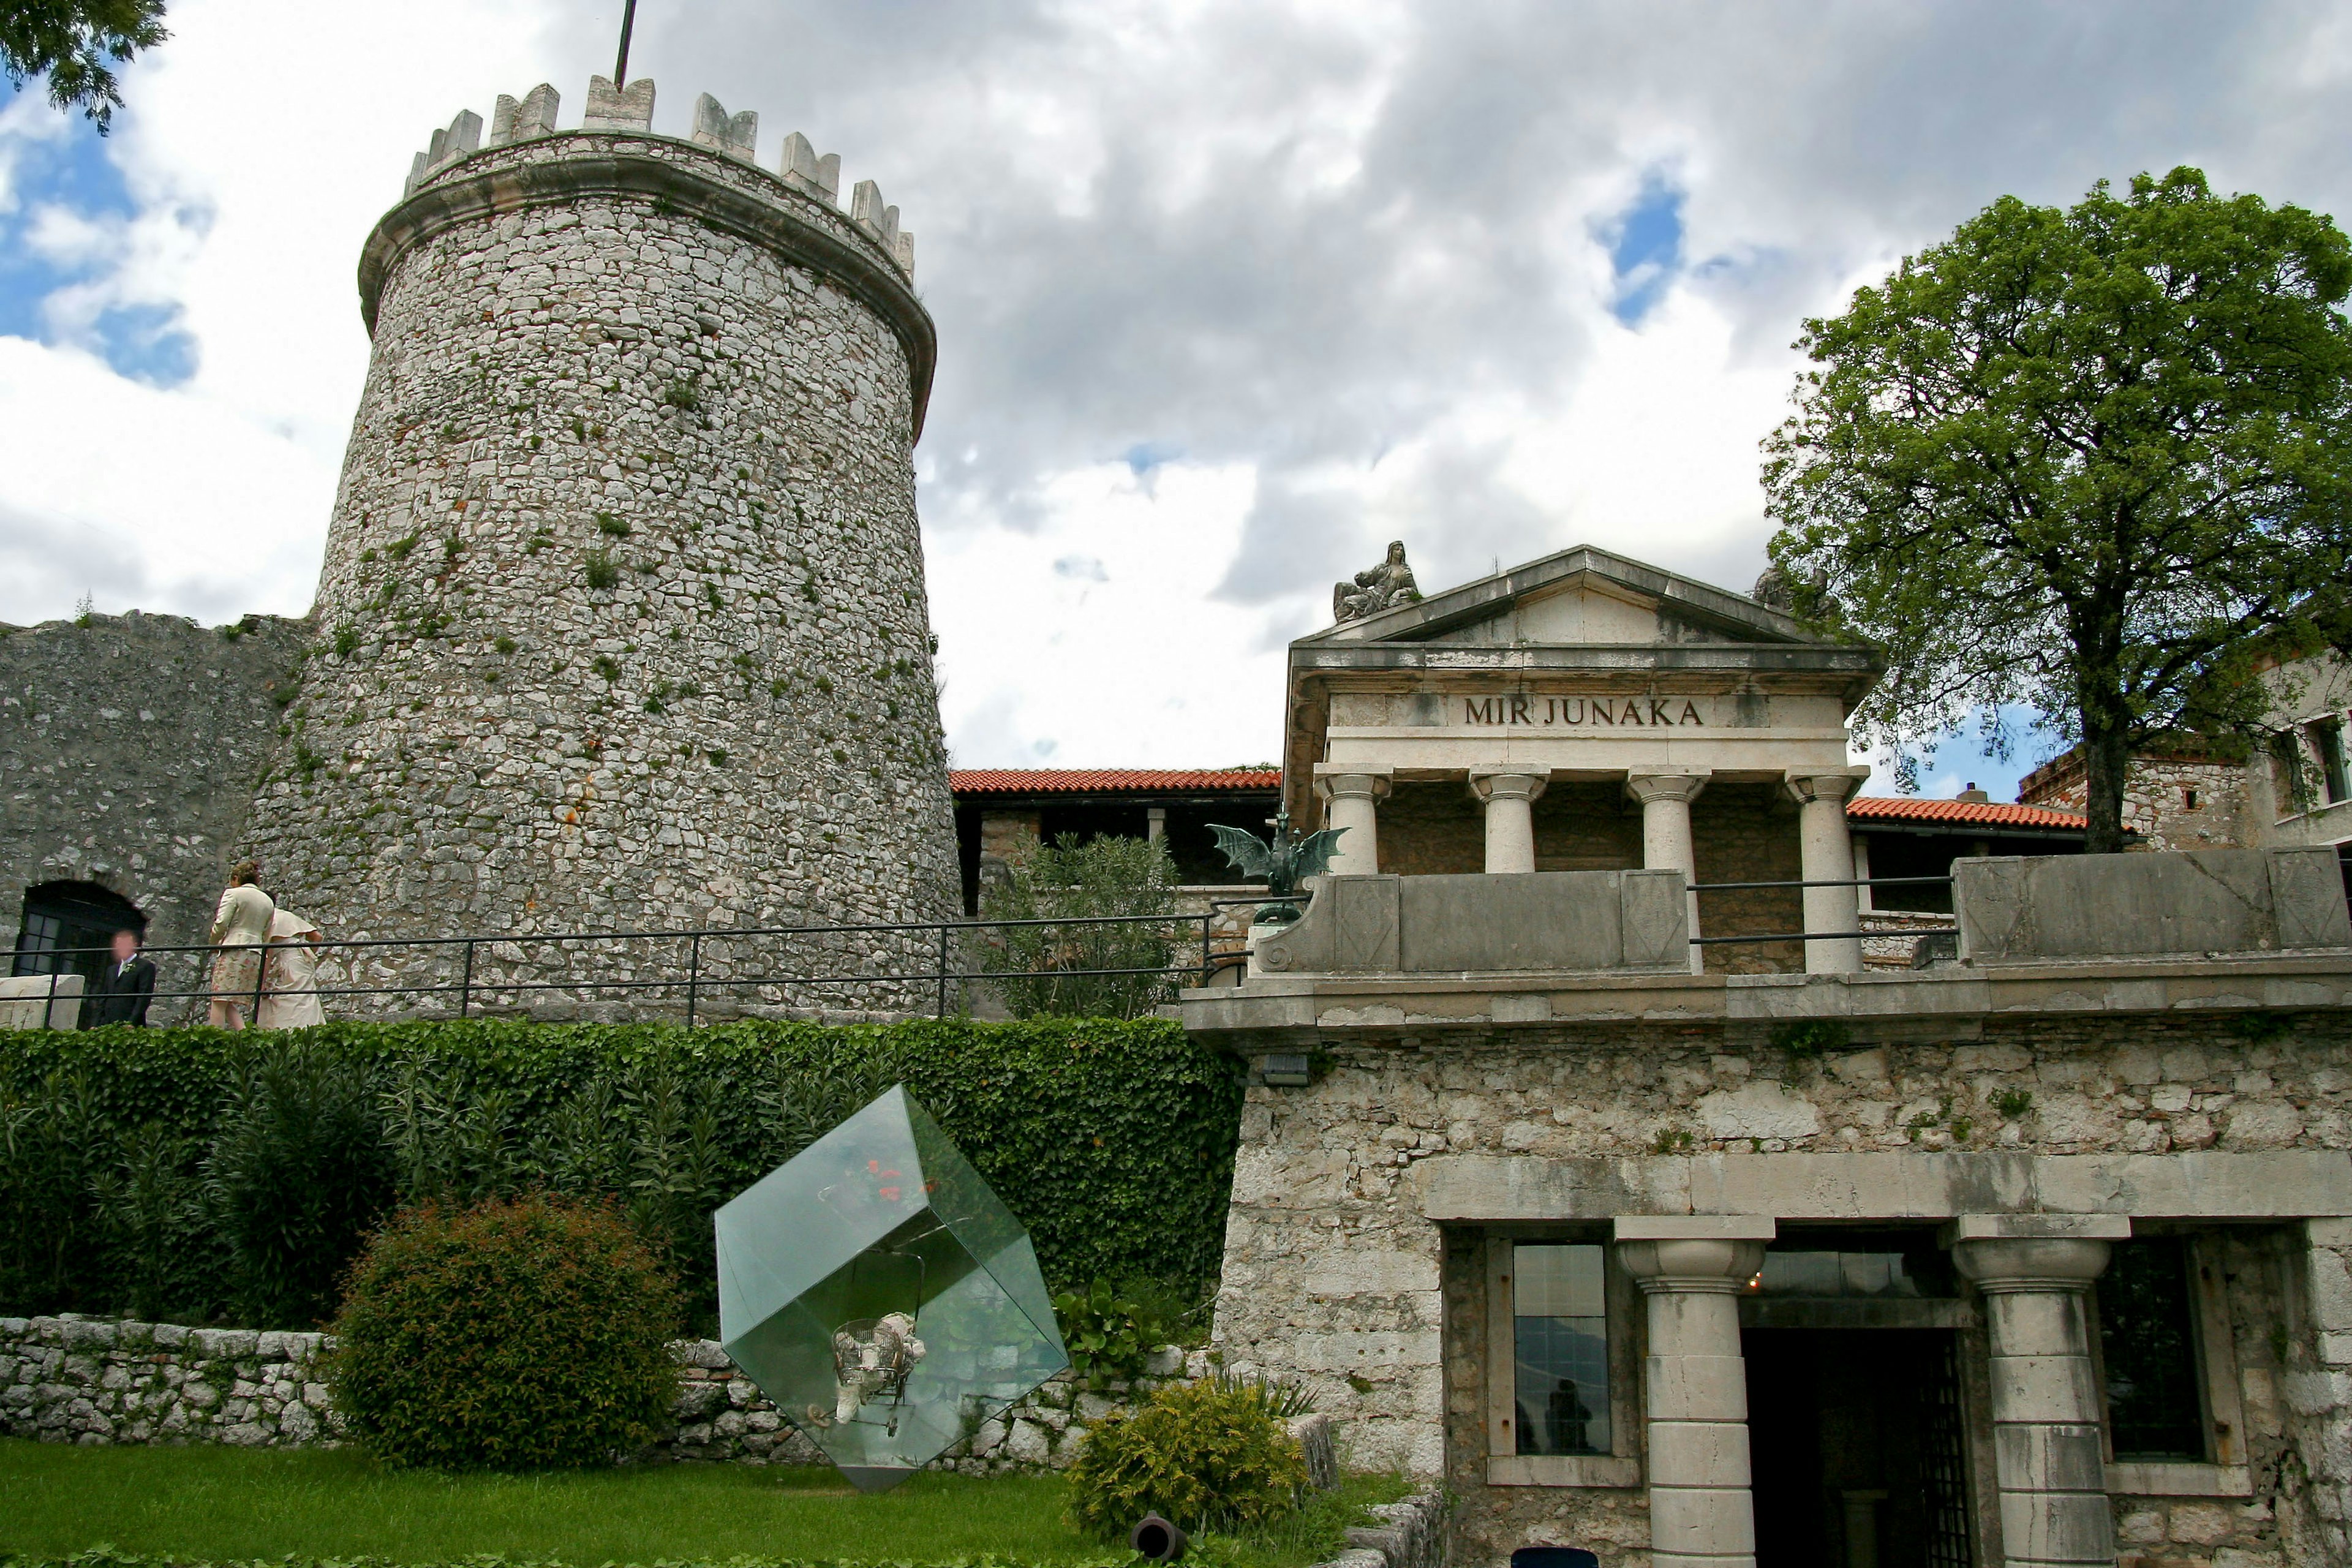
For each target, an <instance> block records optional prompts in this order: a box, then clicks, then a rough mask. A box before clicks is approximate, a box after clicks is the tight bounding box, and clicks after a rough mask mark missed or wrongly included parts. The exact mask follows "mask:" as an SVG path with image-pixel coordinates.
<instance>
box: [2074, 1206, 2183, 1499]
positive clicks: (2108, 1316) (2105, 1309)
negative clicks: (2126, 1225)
mask: <svg viewBox="0 0 2352 1568" xmlns="http://www.w3.org/2000/svg"><path fill="white" fill-rule="evenodd" d="M2098 1302H2099V1352H2100V1357H2101V1360H2102V1361H2103V1363H2105V1370H2106V1383H2107V1430H2108V1435H2109V1437H2110V1438H2111V1440H2112V1441H2113V1443H2114V1445H2115V1456H2116V1458H2117V1459H2171V1460H2184V1459H2185V1460H2189V1461H2190V1462H2197V1461H2201V1460H2202V1459H2203V1458H2205V1409H2204V1396H2203V1392H2202V1388H2201V1385H2200V1378H2199V1376H2198V1373H2197V1324H2196V1313H2195V1309H2194V1307H2193V1305H2192V1303H2191V1301H2190V1300H2189V1258H2188V1249H2187V1248H2186V1247H2184V1246H2183V1245H2182V1244H2181V1242H2180V1240H2179V1238H2178V1237H2147V1238H2144V1239H2140V1240H2134V1241H2119V1242H2117V1243H2116V1247H2115V1256H2114V1258H2113V1260H2112V1261H2111V1262H2109V1263H2108V1265H2107V1270H2106V1272H2105V1274H2102V1275H2101V1276H2100V1277H2099V1283H2098Z"/></svg>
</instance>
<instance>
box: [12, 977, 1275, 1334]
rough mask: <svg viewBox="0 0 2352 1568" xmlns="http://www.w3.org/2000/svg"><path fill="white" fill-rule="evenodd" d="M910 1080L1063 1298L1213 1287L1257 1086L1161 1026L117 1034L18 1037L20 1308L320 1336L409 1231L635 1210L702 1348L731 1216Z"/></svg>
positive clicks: (472, 1024) (959, 1023)
mask: <svg viewBox="0 0 2352 1568" xmlns="http://www.w3.org/2000/svg"><path fill="white" fill-rule="evenodd" d="M895 1082H904V1083H905V1084H906V1085H907V1086H908V1090H909V1092H911V1093H912V1094H913V1095H914V1096H915V1098H916V1099H917V1100H919V1101H921V1102H922V1103H923V1105H924V1106H926V1107H927V1108H928V1109H929V1110H930V1112H931V1113H932V1115H933V1116H935V1117H936V1118H938V1120H939V1121H940V1125H941V1126H942V1127H944V1128H945V1129H946V1130H947V1131H948V1133H949V1135H950V1137H952V1138H953V1139H954V1140H955V1141H956V1142H957V1144H958V1146H959V1147H960V1148H961V1149H962V1151H963V1152H964V1153H965V1155H966V1156H967V1157H968V1158H970V1159H971V1162H972V1163H973V1164H974V1165H975V1166H976V1167H978V1169H979V1170H980V1172H981V1173H982V1175H983V1176H985V1177H986V1178H987V1179H988V1181H989V1182H990V1184H992V1185H993V1186H994V1187H995V1189H996V1191H997V1192H998V1194H1000V1195H1002V1196H1003V1199H1004V1201H1005V1202H1006V1203H1007V1204H1009V1205H1011V1206H1012V1208H1013V1212H1014V1213H1015V1214H1017V1215H1020V1217H1021V1219H1022V1220H1023V1222H1024V1223H1025V1224H1026V1225H1027V1226H1029V1229H1030V1233H1031V1235H1032V1236H1033V1237H1034V1238H1035V1240H1036V1244H1037V1251H1038V1256H1039V1259H1040V1261H1041V1262H1042V1263H1043V1264H1044V1266H1045V1272H1046V1275H1047V1278H1048V1279H1051V1280H1052V1281H1054V1282H1055V1283H1056V1284H1057V1285H1079V1286H1083V1285H1084V1284H1086V1283H1087V1282H1088V1281H1090V1280H1091V1279H1094V1278H1095V1277H1097V1276H1098V1275H1099V1276H1108V1277H1113V1278H1120V1277H1127V1278H1133V1277H1145V1278H1150V1279H1156V1280H1160V1281H1165V1282H1169V1283H1172V1284H1178V1285H1181V1287H1183V1288H1185V1289H1197V1288H1199V1287H1200V1286H1202V1285H1203V1284H1204V1283H1206V1282H1207V1281H1208V1280H1210V1279H1213V1277H1214V1275H1215V1271H1216V1268H1217V1265H1218V1260H1219V1257H1220V1254H1221V1252H1222V1249H1223V1231H1224V1213H1225V1204H1226V1198H1227V1194H1228V1192H1229V1190H1230V1186H1231V1180H1232V1170H1233V1153H1234V1139H1235V1135H1236V1132H1237V1130H1238V1125H1239V1117H1240V1109H1241V1099H1242V1084H1241V1078H1240V1073H1239V1069H1238V1066H1237V1064H1235V1063H1234V1062H1233V1061H1232V1060H1231V1059H1230V1058H1224V1057H1223V1056H1221V1055H1219V1054H1218V1053H1216V1052H1215V1051H1213V1050H1211V1049H1209V1048H1207V1047H1203V1046H1201V1045H1199V1044H1197V1043H1195V1042H1193V1041H1192V1040H1189V1039H1187V1038H1186V1037H1185V1036H1184V1033H1183V1030H1182V1029H1181V1026H1178V1025H1176V1024H1174V1023H1172V1022H1170V1021H1167V1020H1163V1019H1139V1020H1135V1021H1131V1022H1121V1021H1112V1020H1094V1019H1034V1020H1030V1021H1026V1022H1022V1023H1011V1024H987V1023H976V1022H971V1021H969V1020H953V1019H950V1020H945V1021H939V1022H931V1021H920V1022H914V1023H907V1024H899V1025H891V1026H851V1027H826V1026H814V1025H794V1024H781V1023H764V1022H744V1023H735V1024H728V1025H724V1026H718V1027H712V1028H702V1029H694V1030H688V1029H685V1028H682V1027H678V1026H670V1025H589V1024H578V1025H571V1024H534V1023H525V1022H512V1021H504V1020H478V1021H468V1022H436V1023H391V1024H362V1023H351V1024H330V1025H327V1026H324V1027H321V1028H317V1029H311V1030H306V1031H304V1032H302V1033H301V1034H299V1035H293V1036H285V1035H278V1036H271V1035H241V1034H231V1033H227V1032H225V1031H218V1030H211V1029H170V1030H166V1029H149V1030H131V1029H121V1028H114V1029H100V1030H92V1031H89V1032H87V1033H80V1034H74V1033H65V1032H46V1031H26V1032H21V1033H11V1034H5V1035H0V1214H5V1215H7V1216H8V1223H7V1224H6V1225H0V1312H6V1313H15V1314H22V1313H27V1312H48V1311H59V1310H82V1311H96V1312H105V1311H118V1310H119V1311H130V1312H131V1313H133V1314H134V1315H136V1316H139V1317H142V1318H146V1319H151V1320H163V1321H199V1322H201V1321H218V1320H220V1319H223V1318H229V1319H234V1320H236V1321H239V1322H240V1323H242V1324H244V1325H245V1326H248V1327H278V1328H298V1327H310V1326H312V1325H313V1324H314V1323H316V1322H317V1321H320V1320H321V1319H322V1318H323V1317H324V1316H326V1315H327V1314H328V1312H329V1311H331V1300H332V1298H333V1295H334V1288H335V1284H336V1282H337V1280H338V1279H339V1277H340V1275H341V1271H342V1269H343V1268H345V1267H346V1266H347V1265H348V1263H349V1260H350V1259H351V1258H352V1256H353V1255H354V1254H355V1252H356V1250H357V1247H358V1243H359V1238H360V1237H361V1236H362V1234H364V1232H365V1231H366V1229H367V1228H368V1227H369V1226H372V1225H373V1224H374V1223H375V1222H376V1220H377V1219H378V1218H379V1217H380V1216H381V1215H383V1214H385V1213H387V1212H389V1210H390V1209H391V1208H392V1207H394V1205H401V1204H406V1203H412V1202H416V1201H420V1200H424V1199H428V1198H441V1199H448V1200H456V1201H460V1202H466V1201H471V1200H473V1199H476V1198H478V1197H482V1196H488V1195H495V1194H516V1193H521V1192H528V1191H532V1190H540V1189H544V1190H550V1191H554V1192H559V1193H565V1194H573V1195H576V1196H581V1197H585V1198H592V1199H600V1200H604V1201H608V1202H611V1203H613V1204H614V1205H618V1206H621V1207H623V1208H624V1209H625V1210H626V1211H627V1212H628V1213H629V1214H630V1215H631V1216H632V1217H633V1218H634V1219H635V1220H636V1221H637V1223H638V1225H639V1226H640V1228H641V1230H642V1231H643V1232H644V1233H645V1235H646V1237H647V1238H648V1239H649V1240H650V1241H652V1242H653V1243H654V1244H655V1246H656V1247H657V1248H659V1249H660V1250H662V1251H663V1252H664V1254H665V1255H666V1257H667V1260H668V1261H669V1263H670V1264H671V1266H672V1267H673V1268H674V1269H675V1270H676V1273H677V1277H678V1279H679V1280H680V1281H681V1283H682V1284H683V1285H684V1286H685V1287H686V1288H687V1289H688V1292H689V1299H690V1300H693V1299H698V1300H699V1301H700V1303H701V1310H700V1317H701V1320H702V1325H703V1326H705V1327H707V1326H708V1324H709V1312H710V1309H711V1308H712V1306H713V1305H714V1303H715V1293H714V1288H713V1285H712V1262H711V1232H710V1220H709V1215H710V1211H711V1210H712V1209H713V1208H715V1207H716V1206H717V1205H719V1204H721V1203H723V1202H725V1201H726V1200H727V1199H728V1198H730V1197H732V1196H733V1195H734V1194H736V1193H738V1192H740V1191H741V1190H742V1189H743V1188H744V1187H745V1186H748V1185H749V1184H751V1182H753V1181H754V1180H756V1179H757V1178H759V1177H760V1176H761V1175H763V1174H765V1173H767V1172H768V1171H769V1170H771V1169H772V1168H773V1167H774V1166H776V1165H778V1164H780V1163H782V1162H783V1161H784V1160H786V1159H789V1158H790V1157H791V1156H792V1155H793V1154H794V1153H797V1152H799V1151H800V1150H801V1149H803V1148H805V1147H806V1146H807V1145H808V1144H809V1143H810V1142H812V1141H814V1139H815V1138H816V1137H818V1136H820V1135H821V1134H822V1133H824V1131H826V1130H827V1129H829V1128H830V1127H832V1126H833V1125H834V1124H835V1122H836V1121H839V1120H840V1119H841V1118H842V1117H844V1116H846V1115H847V1114H848V1113H849V1112H850V1111H852V1110H856V1108H857V1107H858V1106H860V1105H862V1104H864V1103H865V1102H866V1100H869V1099H871V1098H872V1097H873V1096H874V1095H876V1094H878V1093H879V1092H881V1091H882V1090H883V1089H886V1088H887V1087H888V1086H889V1085H890V1084H892V1083H895Z"/></svg>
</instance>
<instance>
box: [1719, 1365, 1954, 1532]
mask: <svg viewBox="0 0 2352 1568" xmlns="http://www.w3.org/2000/svg"><path fill="white" fill-rule="evenodd" d="M1740 1342H1741V1345H1742V1348H1743V1350H1744V1352H1745V1353H1746V1355H1747V1358H1748V1441H1749V1449H1750V1453H1751V1455H1752V1457H1753V1464H1754V1467H1755V1477H1756V1491H1755V1497H1756V1563H1757V1568H1969V1564H1970V1563H1972V1562H1973V1561H1974V1559H1973V1558H1972V1557H1971V1555H1970V1553H1969V1510H1968V1484H1967V1463H1968V1461H1967V1453H1966V1448H1965V1446H1964V1439H1963V1436H1962V1433H1961V1427H1960V1387H1959V1363H1958V1346H1957V1344H1956V1343H1955V1336H1954V1335H1953V1334H1951V1333H1950V1332H1949V1331H1942V1330H1926V1329H1919V1330H1913V1329H1852V1330H1829V1329H1748V1330H1747V1331H1744V1332H1743V1333H1742V1334H1741V1336H1740Z"/></svg>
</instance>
